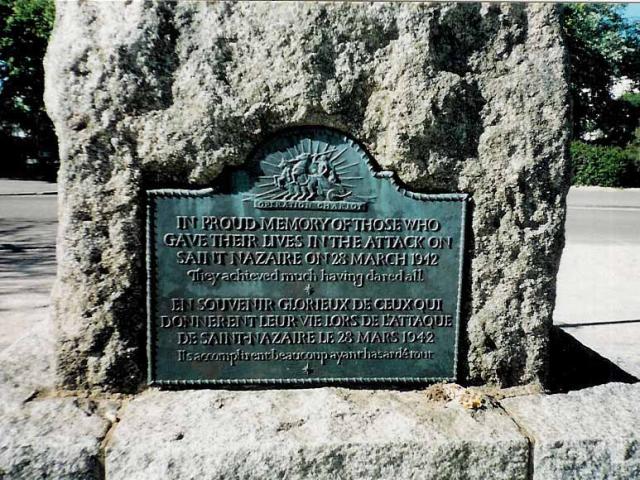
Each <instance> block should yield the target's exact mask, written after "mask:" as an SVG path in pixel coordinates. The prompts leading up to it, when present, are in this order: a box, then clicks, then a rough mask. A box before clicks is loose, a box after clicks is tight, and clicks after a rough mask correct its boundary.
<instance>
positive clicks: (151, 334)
mask: <svg viewBox="0 0 640 480" xmlns="http://www.w3.org/2000/svg"><path fill="white" fill-rule="evenodd" d="M307 128H309V127H307ZM322 128H325V129H326V130H328V131H330V132H332V133H334V134H336V135H339V136H342V137H343V140H344V141H346V142H348V143H349V144H350V146H352V147H353V148H354V149H355V150H357V151H358V152H359V153H361V155H362V156H363V159H364V161H365V163H366V165H367V168H368V169H369V172H370V173H371V174H372V175H373V177H375V178H380V179H384V180H387V181H389V182H390V183H391V184H392V186H393V187H394V188H395V189H396V191H398V192H399V193H400V194H402V195H404V196H406V197H409V198H411V199H413V200H418V201H431V202H433V201H436V202H438V201H439V202H461V207H462V211H461V215H460V242H459V243H460V247H459V250H460V251H459V254H460V261H459V266H458V285H457V287H458V298H457V302H456V319H457V322H456V326H455V332H454V353H453V354H454V358H453V375H452V376H451V377H314V378H237V379H198V380H178V379H176V380H158V379H156V378H155V344H154V342H153V341H152V339H153V338H155V335H156V328H155V321H154V320H155V311H154V307H153V306H154V304H155V296H154V292H155V286H156V263H157V262H156V260H157V259H156V251H155V248H154V238H155V223H156V222H155V220H156V208H155V207H156V203H155V199H156V198H181V197H205V196H208V195H211V194H215V193H217V192H218V189H216V188H203V189H181V188H160V189H150V190H147V191H146V202H147V205H146V221H145V223H146V253H145V261H146V265H145V270H146V275H147V279H146V280H147V281H146V288H147V292H146V303H147V329H146V333H147V342H146V343H147V362H148V363H147V384H148V386H151V387H193V386H289V387H302V386H330V385H331V386H343V387H344V386H349V385H358V386H362V385H375V384H381V385H385V386H392V385H394V384H396V385H400V384H405V385H406V384H428V383H437V382H455V381H457V380H458V363H459V355H460V340H461V339H460V331H461V324H462V318H461V314H462V294H463V292H462V288H463V286H464V278H463V275H464V268H465V255H464V254H465V249H466V241H465V237H466V220H467V204H468V202H469V200H470V198H471V197H470V195H469V194H468V193H421V192H413V191H410V190H407V189H406V188H404V186H403V185H402V182H401V181H400V179H399V178H398V176H397V175H396V173H395V172H393V171H390V170H377V169H376V168H375V167H374V165H372V161H371V160H372V157H371V155H370V154H369V153H368V152H365V151H363V149H362V147H361V146H360V145H359V144H358V143H357V142H356V141H354V140H353V139H352V138H350V137H349V136H347V135H346V134H344V133H342V132H338V131H336V130H333V129H331V128H326V127H322ZM293 130H294V131H295V130H301V131H304V130H305V129H304V128H300V129H293ZM289 131H290V130H289ZM286 132H287V131H285V132H282V133H286Z"/></svg>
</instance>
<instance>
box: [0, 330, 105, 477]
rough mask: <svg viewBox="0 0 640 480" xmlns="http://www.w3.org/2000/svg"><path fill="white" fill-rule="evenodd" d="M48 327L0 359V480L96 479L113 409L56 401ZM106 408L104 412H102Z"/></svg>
mask: <svg viewBox="0 0 640 480" xmlns="http://www.w3.org/2000/svg"><path fill="white" fill-rule="evenodd" d="M52 330H53V329H52V324H51V322H50V321H49V320H43V321H41V322H40V323H38V324H36V325H35V326H34V328H33V329H32V330H31V331H29V332H28V333H27V334H25V335H24V336H23V337H21V338H20V339H18V340H17V341H16V342H15V343H14V344H13V345H11V346H10V347H9V348H7V349H6V350H4V351H3V352H2V353H1V354H0V478H1V479H2V480H18V479H19V480H32V479H36V478H38V479H39V478H47V479H51V480H58V479H59V480H62V479H65V480H72V479H77V480H90V479H100V478H102V477H101V476H100V475H101V473H100V472H101V468H100V465H99V458H100V445H101V441H102V439H103V438H104V436H105V434H106V432H107V430H108V428H109V426H110V425H111V422H110V421H109V420H106V419H105V415H104V414H101V413H100V412H99V411H100V410H104V411H107V410H109V409H111V410H113V406H112V405H111V404H110V403H111V402H106V403H107V404H108V405H105V406H104V407H103V406H101V405H99V403H98V402H95V401H93V400H89V399H78V398H72V397H66V398H56V397H55V396H53V395H55V393H54V392H53V391H52V389H53V387H54V385H55V376H54V370H53V360H54V355H53V353H54V341H53V332H52ZM105 407H106V408H105Z"/></svg>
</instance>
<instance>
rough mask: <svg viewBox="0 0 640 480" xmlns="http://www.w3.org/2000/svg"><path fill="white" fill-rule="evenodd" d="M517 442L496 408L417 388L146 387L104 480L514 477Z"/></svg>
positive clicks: (523, 449) (521, 468)
mask: <svg viewBox="0 0 640 480" xmlns="http://www.w3.org/2000/svg"><path fill="white" fill-rule="evenodd" d="M527 460H528V443H527V441H526V439H525V438H524V437H523V436H522V435H521V434H520V433H519V431H518V429H517V427H516V425H515V423H513V422H512V421H511V420H510V419H509V418H508V417H506V416H505V415H504V413H503V411H502V410H500V409H498V408H490V409H487V410H482V411H471V410H465V409H464V408H462V407H461V406H460V405H459V404H456V403H449V404H443V403H432V402H429V401H428V400H427V398H426V396H425V395H424V394H423V393H421V392H390V391H371V390H346V389H336V388H322V389H313V390H277V391H274V390H271V391H258V392H255V391H254V392H232V391H185V392H160V391H153V390H151V391H148V392H145V393H143V394H142V395H140V396H138V397H137V398H136V399H135V400H133V401H131V403H129V404H128V406H127V407H126V408H125V409H124V411H123V418H122V420H121V421H120V423H119V424H118V426H117V428H116V429H115V430H114V432H113V435H112V436H111V441H110V443H109V446H108V447H107V449H106V455H105V471H106V477H107V478H108V479H109V480H125V479H126V480H143V479H147V478H158V479H160V478H162V479H167V480H169V479H196V478H207V479H208V480H214V479H220V480H221V479H231V478H233V479H254V478H255V479H280V478H287V479H337V478H339V479H363V480H364V479H372V478H377V479H398V480H400V479H414V478H429V479H433V480H438V479H443V480H444V479H447V480H448V479H462V478H464V479H469V480H471V479H487V478H495V479H509V480H513V479H525V478H526V474H527Z"/></svg>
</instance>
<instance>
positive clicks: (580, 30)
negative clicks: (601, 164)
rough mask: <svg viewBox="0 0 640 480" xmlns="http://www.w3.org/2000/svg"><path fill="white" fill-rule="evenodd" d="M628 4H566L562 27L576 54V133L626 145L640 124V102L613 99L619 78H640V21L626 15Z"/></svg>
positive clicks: (573, 82) (573, 66)
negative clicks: (639, 109)
mask: <svg viewBox="0 0 640 480" xmlns="http://www.w3.org/2000/svg"><path fill="white" fill-rule="evenodd" d="M624 8H625V7H624V5H620V4H610V3H609V4H602V3H575V4H569V5H565V8H564V15H563V27H564V33H565V39H566V42H567V47H568V49H569V54H570V56H571V94H572V97H573V116H574V137H575V138H577V139H578V138H584V137H585V134H588V133H593V132H598V133H599V135H593V136H592V138H593V141H594V142H595V143H601V144H609V145H618V146H623V145H626V144H627V143H628V142H629V141H630V140H631V138H632V137H633V132H634V130H635V128H636V127H637V126H638V113H639V111H638V106H637V105H634V104H633V103H632V102H628V101H626V99H625V98H624V97H623V98H618V99H616V98H613V96H612V94H611V90H612V87H613V84H614V82H615V81H616V80H617V79H620V78H621V77H627V78H629V79H630V80H631V81H632V82H635V84H636V85H638V84H639V82H640V24H639V23H638V22H637V21H636V22H633V21H630V20H628V19H626V18H625V17H624V15H623V13H624Z"/></svg>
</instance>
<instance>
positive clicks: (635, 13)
mask: <svg viewBox="0 0 640 480" xmlns="http://www.w3.org/2000/svg"><path fill="white" fill-rule="evenodd" d="M624 15H625V17H627V18H629V19H632V20H640V3H628V4H627V8H626V9H625V12H624Z"/></svg>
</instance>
